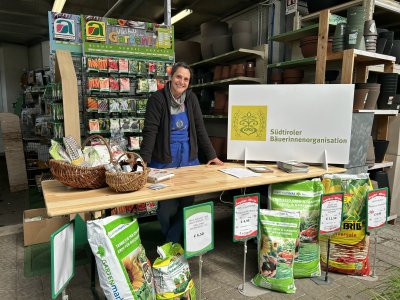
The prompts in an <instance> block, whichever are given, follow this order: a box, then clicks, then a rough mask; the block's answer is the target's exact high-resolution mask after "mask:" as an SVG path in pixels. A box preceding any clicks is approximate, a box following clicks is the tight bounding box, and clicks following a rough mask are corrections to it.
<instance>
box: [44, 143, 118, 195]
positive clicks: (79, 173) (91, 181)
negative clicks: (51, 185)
mask: <svg viewBox="0 0 400 300" xmlns="http://www.w3.org/2000/svg"><path fill="white" fill-rule="evenodd" d="M95 138H96V139H100V140H101V141H102V142H103V144H104V145H106V146H107V149H108V152H109V153H110V159H111V157H112V153H111V149H110V146H109V145H108V144H107V142H106V141H105V140H104V138H103V137H102V136H100V135H92V136H90V137H88V138H87V139H86V140H85V141H84V142H83V144H82V145H83V146H82V148H84V147H85V146H86V145H87V143H88V142H89V141H91V140H93V139H95ZM49 165H50V171H51V174H53V176H54V177H55V178H56V179H57V180H58V181H60V182H61V183H63V184H65V185H67V186H71V187H74V188H78V189H98V188H101V187H105V186H106V185H107V184H106V175H105V172H106V169H105V168H104V166H103V165H101V166H97V167H82V166H76V165H73V164H70V163H68V162H65V161H61V160H54V159H51V160H50V161H49Z"/></svg>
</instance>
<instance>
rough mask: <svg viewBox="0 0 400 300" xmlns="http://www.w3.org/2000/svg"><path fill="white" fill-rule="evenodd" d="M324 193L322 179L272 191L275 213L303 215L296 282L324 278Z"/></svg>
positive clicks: (286, 184) (276, 186)
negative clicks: (321, 233) (321, 242)
mask: <svg viewBox="0 0 400 300" xmlns="http://www.w3.org/2000/svg"><path fill="white" fill-rule="evenodd" d="M323 190H324V187H323V185H322V182H321V180H319V179H313V180H303V181H297V182H284V183H278V184H272V185H270V187H269V190H268V198H269V201H270V208H271V209H272V210H285V211H299V212H300V236H299V239H300V243H299V240H297V244H296V255H295V259H294V267H293V274H294V278H304V277H317V276H320V275H321V267H320V246H319V243H318V226H319V217H320V203H321V194H322V193H323Z"/></svg>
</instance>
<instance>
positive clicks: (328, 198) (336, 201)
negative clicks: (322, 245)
mask: <svg viewBox="0 0 400 300" xmlns="http://www.w3.org/2000/svg"><path fill="white" fill-rule="evenodd" d="M343 197H344V195H343V193H333V194H323V195H321V218H320V221H319V234H320V235H330V234H334V233H336V232H339V231H340V227H341V224H342V211H343Z"/></svg>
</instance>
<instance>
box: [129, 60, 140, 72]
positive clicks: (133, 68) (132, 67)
mask: <svg viewBox="0 0 400 300" xmlns="http://www.w3.org/2000/svg"><path fill="white" fill-rule="evenodd" d="M137 73H139V63H138V61H137V60H135V59H130V60H129V74H137Z"/></svg>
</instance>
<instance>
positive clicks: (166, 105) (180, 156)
mask: <svg viewBox="0 0 400 300" xmlns="http://www.w3.org/2000/svg"><path fill="white" fill-rule="evenodd" d="M191 75H192V72H191V69H190V67H189V66H188V65H187V64H186V63H183V62H177V63H175V64H174V66H173V67H172V72H171V81H170V82H168V83H167V84H166V85H165V87H164V88H163V89H161V90H159V91H157V92H156V93H154V94H153V95H152V96H151V97H150V99H149V101H148V102H147V107H146V115H145V120H144V128H143V131H142V135H143V141H142V144H141V146H140V155H141V156H142V158H143V160H144V161H145V162H146V163H147V164H148V166H149V167H152V168H158V169H163V168H178V167H185V166H196V165H199V164H200V163H199V160H198V150H199V148H200V149H201V150H202V151H203V152H204V154H205V156H206V158H207V160H208V163H207V164H208V165H209V164H217V165H222V164H223V162H222V161H220V160H219V159H218V157H217V155H216V153H215V150H214V148H213V146H212V145H211V142H210V139H209V137H208V134H207V131H206V129H205V126H204V122H203V115H202V113H201V110H200V105H199V101H198V99H197V97H196V95H195V94H194V93H193V92H192V91H191V90H190V89H189V90H188V86H189V83H190V79H191V77H192V76H191ZM182 188H185V187H182ZM193 201H194V197H193V196H191V197H184V198H178V199H172V200H166V201H159V202H158V210H157V215H158V220H159V221H160V224H161V230H162V232H163V234H164V236H165V237H166V240H167V242H174V243H177V242H180V240H181V237H182V232H183V207H185V206H188V205H191V204H193Z"/></svg>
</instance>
